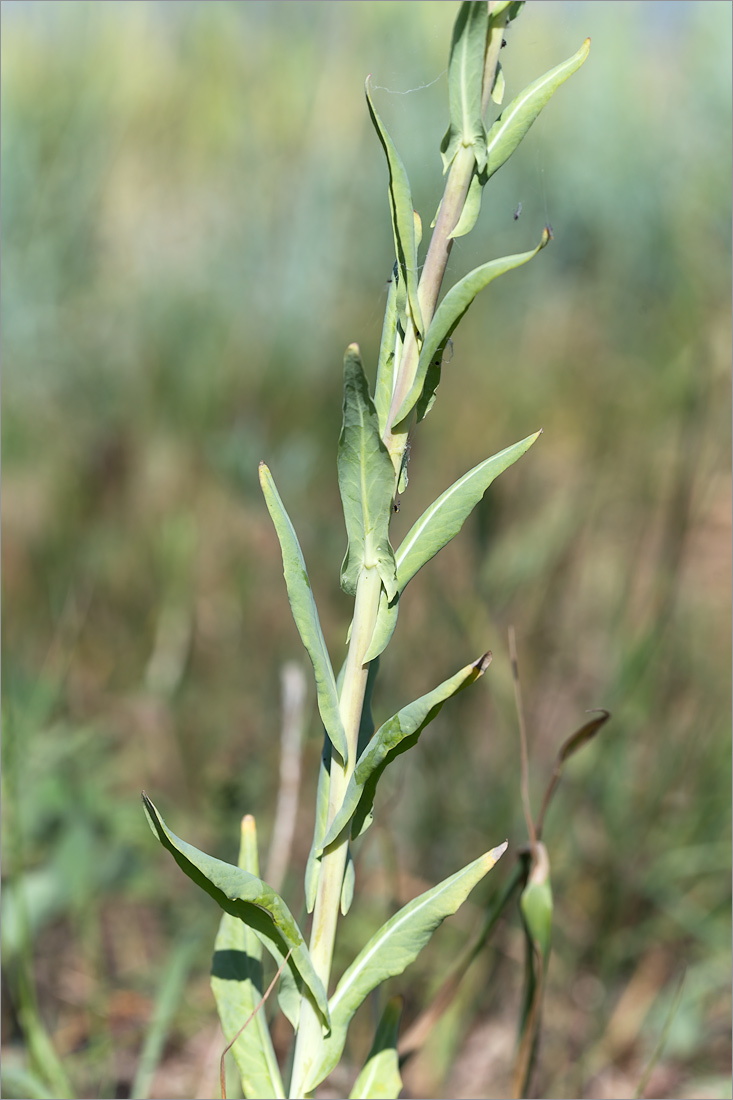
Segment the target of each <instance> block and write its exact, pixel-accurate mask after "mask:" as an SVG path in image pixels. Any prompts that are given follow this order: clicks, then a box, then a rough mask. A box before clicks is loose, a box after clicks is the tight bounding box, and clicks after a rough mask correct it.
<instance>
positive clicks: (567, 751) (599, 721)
mask: <svg viewBox="0 0 733 1100" xmlns="http://www.w3.org/2000/svg"><path fill="white" fill-rule="evenodd" d="M597 715H598V717H597V718H592V719H591V720H590V721H589V722H586V723H585V725H583V726H581V727H580V729H578V730H576V731H575V733H573V734H571V736H570V737H568V739H567V741H565V742H564V743H563V745H562V746H561V748H560V751H559V752H558V754H557V759H556V761H555V767H554V770H553V772H552V776H551V777H550V782H549V783H548V785H547V790H546V791H545V797H544V799H543V800H542V809H541V810H540V813H539V817H538V818H537V825H536V828H535V833H536V840H540V839H541V837H542V828H543V826H544V824H545V815H546V813H547V809H548V806H549V805H550V802H551V800H552V796H553V795H554V793H555V788H556V787H557V785H558V783H559V782H560V775H561V773H562V768H563V764H564V763H565V761H566V760H569V759H570V757H571V756H573V754H574V753H576V752H577V751H578V749H581V748H582V747H583V745H585V744H587V743H588V741H590V740H591V738H592V737H595V735H596V734H597V733H598V731H599V729H600V728H601V726H603V725H604V724H605V723H606V722H607V721H608V719H609V718H610V717H611V713H610V711H607V710H603V709H601V708H599V709H598V711H597Z"/></svg>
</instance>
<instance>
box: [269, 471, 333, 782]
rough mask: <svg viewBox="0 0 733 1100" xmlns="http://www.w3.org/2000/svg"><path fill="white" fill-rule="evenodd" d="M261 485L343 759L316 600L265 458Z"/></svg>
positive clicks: (321, 703) (322, 709)
mask: <svg viewBox="0 0 733 1100" xmlns="http://www.w3.org/2000/svg"><path fill="white" fill-rule="evenodd" d="M260 485H261V486H262V492H263V494H264V497H265V503H266V505H267V510H268V511H269V513H270V515H271V517H272V522H273V523H274V524H275V530H276V532H277V537H278V539H279V541H280V549H281V551H282V557H283V575H284V577H285V585H286V587H287V590H288V599H289V600H290V607H291V609H292V612H293V618H294V619H295V625H296V626H297V628H298V633H299V634H300V638H301V641H302V642H303V645H304V646H305V648H306V651H307V653H308V656H309V657H310V659H311V664H312V665H313V673H314V675H315V680H316V695H317V699H318V710H319V713H320V715H321V720H322V721H323V725H324V726H325V728H326V733H327V734H328V736H329V737H330V738H331V744H332V745H333V747H334V748H335V749H336V752H337V753H338V754H339V756H340V757H341V759H342V760H343V761H344V762H346V757H347V747H346V733H345V732H344V726H343V722H342V721H341V715H340V714H339V701H338V692H337V690H336V681H335V679H334V675H333V668H332V667H331V661H330V659H329V656H328V650H327V649H326V642H325V640H324V637H323V631H322V630H321V622H320V619H319V618H318V610H317V608H316V601H315V600H314V599H313V593H312V592H311V586H310V581H309V580H308V572H307V570H306V568H305V559H304V558H303V551H302V550H301V549H300V543H299V542H298V536H297V535H296V533H295V528H294V527H293V525H292V523H291V522H290V516H289V515H288V513H287V512H286V511H285V506H284V504H283V502H282V500H281V499H280V494H279V493H278V491H277V489H276V488H275V482H274V481H273V480H272V474H271V473H270V471H269V469H268V468H267V466H266V465H265V463H264V462H260Z"/></svg>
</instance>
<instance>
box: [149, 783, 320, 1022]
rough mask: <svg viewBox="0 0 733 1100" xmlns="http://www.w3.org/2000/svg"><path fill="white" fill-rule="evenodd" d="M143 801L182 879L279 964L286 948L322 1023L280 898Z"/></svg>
mask: <svg viewBox="0 0 733 1100" xmlns="http://www.w3.org/2000/svg"><path fill="white" fill-rule="evenodd" d="M142 797H143V805H144V806H145V813H146V814H147V818H148V822H149V824H150V828H151V829H152V831H153V833H154V835H155V836H157V838H158V840H159V841H160V843H161V844H162V845H163V847H164V848H165V849H167V851H169V852H170V853H171V855H172V856H173V858H174V859H175V861H176V863H177V864H178V866H179V867H180V868H181V870H182V871H183V872H184V874H186V875H188V877H189V878H190V879H191V880H192V881H193V882H195V883H196V885H197V886H200V887H201V889H202V890H205V891H206V893H207V894H209V896H210V897H212V898H213V899H214V901H215V902H216V903H217V905H219V906H220V908H221V909H223V910H224V912H225V913H229V914H230V915H231V916H233V917H238V918H239V920H241V921H244V923H245V924H246V925H247V926H248V927H249V928H252V929H253V930H254V931H255V932H257V933H258V934H259V936H260V937H261V939H262V942H263V943H264V944H265V946H266V947H267V949H268V950H269V951H270V952H271V954H272V955H273V957H274V958H275V960H276V961H277V962H278V963H280V962H282V960H283V959H284V957H285V955H286V954H287V952H288V950H289V949H290V950H291V951H292V954H291V956H290V960H289V966H290V968H291V970H293V971H295V974H297V976H298V977H299V978H300V979H302V981H303V982H304V983H305V985H306V986H307V988H308V990H309V993H310V995H311V997H312V999H313V1002H314V1004H315V1005H316V1007H317V1008H318V1011H319V1012H320V1014H321V1016H322V1018H323V1020H324V1023H326V1024H327V1023H328V1002H327V999H326V992H325V990H324V988H323V983H322V982H321V980H320V978H319V977H318V975H317V974H316V972H315V970H314V968H313V963H312V961H311V957H310V954H309V952H308V948H307V947H306V945H305V940H304V939H303V936H302V933H301V931H300V929H299V928H298V925H297V923H296V921H295V918H294V917H293V915H292V913H291V912H290V910H289V909H288V907H287V905H286V904H285V902H284V901H283V899H282V898H281V897H280V895H279V894H277V893H276V892H275V891H274V890H273V889H272V887H271V886H268V885H267V883H266V882H263V881H262V879H260V878H258V877H257V876H256V875H252V874H250V873H249V872H248V871H244V870H242V868H241V867H234V866H232V864H230V863H224V862H223V861H222V860H220V859H214V857H213V856H209V855H206V853H205V852H201V851H199V849H198V848H194V847H193V845H192V844H187V843H186V842H185V841H184V840H181V839H180V838H179V837H177V836H176V835H175V833H172V832H171V831H170V829H169V828H168V827H167V825H166V824H165V822H164V821H163V819H162V817H161V816H160V814H159V813H158V811H157V810H156V808H155V806H154V805H153V803H152V802H151V801H150V799H149V798H148V797H147V795H146V794H144V793H143V796H142ZM215 976H217V977H218V976H219V975H218V974H216V975H215ZM294 976H295V975H294Z"/></svg>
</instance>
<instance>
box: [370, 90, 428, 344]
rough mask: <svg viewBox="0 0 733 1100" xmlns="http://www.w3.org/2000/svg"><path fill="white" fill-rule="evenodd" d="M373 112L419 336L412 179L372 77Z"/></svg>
mask: <svg viewBox="0 0 733 1100" xmlns="http://www.w3.org/2000/svg"><path fill="white" fill-rule="evenodd" d="M364 91H365V93H366V100H367V106H368V107H369V114H370V116H371V120H372V122H373V123H374V129H375V130H376V131H377V137H378V138H379V140H380V142H381V143H382V148H383V149H384V154H385V156H386V158H387V167H388V169H389V206H390V211H391V213H392V229H393V231H394V243H395V252H396V255H397V263H398V264H399V267H400V277H401V279H402V281H403V284H404V287H405V289H406V291H407V301H408V305H409V311H410V315H411V317H412V323H413V325H414V326H415V329H416V330H417V334H418V336H419V337H421V336H422V334H423V323H422V316H421V314H420V306H419V304H418V300H417V239H416V228H417V225H416V222H415V217H414V210H413V206H412V192H411V191H410V181H409V180H408V178H407V172H406V170H405V166H404V164H403V163H402V159H401V157H400V155H399V153H398V152H397V149H396V148H395V145H394V142H393V141H392V138H391V137H390V136H389V134H388V133H387V131H386V129H385V127H384V123H383V122H382V120H381V118H380V117H379V115H378V114H377V112H376V110H375V108H374V104H373V103H372V97H371V96H370V94H369V77H367V79H366V83H365V85H364Z"/></svg>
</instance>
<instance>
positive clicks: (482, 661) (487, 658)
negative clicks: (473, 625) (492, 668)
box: [473, 649, 492, 675]
mask: <svg viewBox="0 0 733 1100" xmlns="http://www.w3.org/2000/svg"><path fill="white" fill-rule="evenodd" d="M491 661H492V653H491V650H490V649H487V650H486V652H485V653H482V654H481V656H480V657H479V658H478V660H477V661H474V662H473V667H474V668H475V669H478V672H479V675H481V674H483V673H484V672H486V669H487V668H488V667H489V665H490V664H491Z"/></svg>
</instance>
